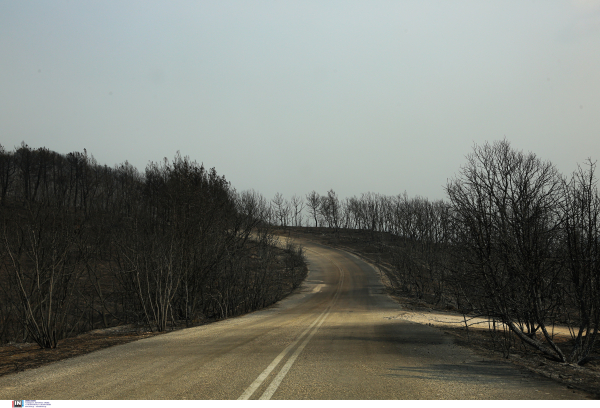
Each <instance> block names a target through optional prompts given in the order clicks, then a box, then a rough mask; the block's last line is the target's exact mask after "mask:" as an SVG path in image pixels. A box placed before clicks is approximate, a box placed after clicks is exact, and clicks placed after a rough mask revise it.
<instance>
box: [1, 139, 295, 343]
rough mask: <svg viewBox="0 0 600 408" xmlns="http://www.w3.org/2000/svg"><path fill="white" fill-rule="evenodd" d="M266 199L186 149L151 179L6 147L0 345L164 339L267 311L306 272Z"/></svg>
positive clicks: (85, 160) (150, 170)
mask: <svg viewBox="0 0 600 408" xmlns="http://www.w3.org/2000/svg"><path fill="white" fill-rule="evenodd" d="M269 211H270V208H269V206H268V205H267V202H266V200H265V199H264V198H262V197H261V196H260V195H259V194H257V193H255V192H252V191H249V192H243V193H237V192H236V191H235V190H234V189H233V188H232V187H231V186H230V184H229V182H228V181H226V180H225V178H224V177H223V176H219V175H218V174H217V173H216V171H215V170H214V169H210V170H207V169H205V168H204V167H203V166H202V165H199V164H198V163H196V162H194V161H191V160H190V159H189V158H187V157H181V156H180V155H179V154H178V155H176V157H175V158H174V159H173V160H172V161H168V160H167V159H165V160H164V161H163V162H160V163H150V164H149V165H148V166H147V167H146V169H145V172H144V173H140V172H139V171H138V170H137V169H136V168H134V167H133V166H131V165H130V164H129V163H127V162H125V163H123V164H121V165H118V166H116V167H114V168H111V167H108V166H105V165H101V164H98V163H97V162H96V161H95V160H94V158H93V157H92V156H88V154H87V152H85V151H84V152H83V153H79V152H72V153H69V154H67V155H62V154H59V153H56V152H53V151H50V150H48V149H45V148H37V149H33V148H30V147H29V146H27V145H26V144H24V143H23V144H22V145H21V146H20V147H19V148H16V149H15V150H14V151H6V150H5V149H4V148H2V147H1V146H0V343H2V344H4V343H8V342H16V343H23V342H35V343H37V344H38V345H39V346H40V347H41V348H55V347H57V345H58V342H59V341H60V340H62V339H65V338H67V337H72V336H75V335H78V334H80V333H84V332H87V331H90V330H94V329H99V328H108V327H113V326H117V325H124V324H134V325H138V326H143V327H145V328H146V329H147V330H150V331H157V332H162V331H165V330H169V329H173V328H175V327H189V326H193V325H196V324H200V323H202V322H205V321H209V320H216V319H223V318H227V317H230V316H235V315H239V314H243V313H247V312H250V311H252V310H256V309H259V308H263V307H265V306H268V305H270V304H272V303H274V302H276V301H278V300H279V299H281V298H282V297H284V296H285V295H287V294H288V293H290V292H291V291H292V290H293V289H294V288H295V287H297V286H298V285H299V284H300V283H301V282H302V280H303V279H304V277H305V276H306V266H305V264H304V261H303V254H302V249H301V248H299V247H296V246H294V245H291V244H287V246H286V247H284V248H283V249H280V248H277V247H276V245H275V243H276V242H275V241H276V240H275V236H274V235H273V229H272V227H271V226H270V225H269V224H268V223H267V222H266V218H267V213H268V212H269Z"/></svg>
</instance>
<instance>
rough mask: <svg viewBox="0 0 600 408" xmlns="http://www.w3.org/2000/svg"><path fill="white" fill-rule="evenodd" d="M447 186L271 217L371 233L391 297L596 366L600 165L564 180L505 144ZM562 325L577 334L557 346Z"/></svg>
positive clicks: (280, 209)
mask: <svg viewBox="0 0 600 408" xmlns="http://www.w3.org/2000/svg"><path fill="white" fill-rule="evenodd" d="M445 190H446V193H447V197H448V198H447V199H446V200H437V201H430V200H428V199H427V198H423V197H412V198H411V197H408V195H407V194H406V193H403V194H400V195H397V196H385V195H380V194H374V193H366V194H362V195H361V196H360V197H352V198H346V199H344V200H341V199H339V198H338V197H337V195H336V194H335V192H334V191H333V190H330V191H328V192H327V193H326V194H325V195H320V194H318V193H316V192H315V191H312V192H311V193H309V194H307V195H306V196H305V197H304V198H303V199H299V198H298V197H296V196H294V197H293V198H292V200H291V201H289V202H287V201H286V200H285V199H283V197H281V195H279V194H278V195H276V197H275V198H274V199H273V200H271V207H272V209H273V211H272V218H271V222H275V223H278V224H279V225H281V226H284V227H286V226H289V225H299V223H300V224H302V220H304V222H305V225H307V226H308V225H311V226H313V227H319V226H320V227H327V228H331V229H332V230H333V231H334V232H336V231H340V230H344V229H356V230H362V231H367V232H369V233H370V234H371V237H372V238H373V239H375V240H376V241H377V245H378V247H379V251H380V252H381V253H382V254H385V256H386V257H387V259H389V263H390V264H391V268H389V270H388V272H387V275H388V278H389V281H390V283H391V285H392V287H393V289H394V290H396V291H400V292H403V293H408V294H410V295H412V296H415V297H417V298H421V299H424V298H427V299H430V300H432V301H433V302H436V303H438V304H442V305H452V306H453V307H456V308H458V309H459V310H460V311H462V312H464V313H472V314H476V315H480V316H485V317H488V318H489V319H490V322H491V323H490V330H492V331H493V332H494V333H496V332H498V333H503V336H504V337H503V340H502V341H503V344H504V347H507V348H510V347H511V344H513V343H514V341H513V340H511V339H513V338H514V337H516V338H517V339H518V340H519V341H520V343H521V344H522V345H525V346H526V347H527V348H529V349H531V350H537V351H539V352H541V353H543V354H544V355H546V356H547V357H549V358H551V359H554V360H557V361H560V362H569V363H571V362H573V363H578V364H585V363H586V362H587V361H589V355H590V353H591V352H592V350H593V348H594V344H595V342H596V339H597V337H598V326H599V325H600V196H599V194H598V183H597V177H596V163H595V162H593V161H591V160H588V161H587V162H586V163H585V164H584V165H583V166H578V168H577V170H576V171H575V172H574V173H573V174H571V175H569V176H565V175H562V174H560V172H559V171H558V170H557V168H556V167H555V166H554V165H553V164H552V163H550V162H548V161H544V160H542V159H540V158H539V157H537V156H536V155H535V154H533V153H524V152H522V151H518V150H516V149H514V148H512V147H511V145H510V143H509V142H508V141H506V140H503V141H498V142H495V143H485V144H483V145H480V146H477V145H476V146H474V148H473V151H472V152H471V153H470V154H469V155H468V156H467V157H466V164H464V165H463V166H462V167H461V169H460V171H459V172H458V174H457V175H456V176H454V177H453V178H451V179H449V181H448V183H447V185H446V187H445ZM298 208H300V209H305V212H306V214H304V215H300V216H298V215H296V214H297V212H296V210H297V209H298ZM298 220H299V223H298ZM556 325H564V326H568V327H569V329H570V332H571V341H570V342H569V344H567V345H565V344H564V343H563V342H559V341H557V338H556V336H555V335H554V330H553V328H554V327H555V326H556ZM510 333H512V335H509V334H510Z"/></svg>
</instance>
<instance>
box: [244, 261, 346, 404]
mask: <svg viewBox="0 0 600 408" xmlns="http://www.w3.org/2000/svg"><path fill="white" fill-rule="evenodd" d="M337 268H338V271H339V272H340V281H339V283H338V287H337V290H336V292H335V295H334V296H333V299H332V300H331V303H330V304H329V306H327V308H326V309H325V310H324V311H323V313H321V314H320V315H319V317H317V318H316V319H315V320H314V321H313V322H312V323H311V324H310V326H308V327H307V328H306V330H304V331H303V332H302V334H301V335H300V336H299V337H298V338H297V339H296V340H295V341H294V342H293V343H292V344H290V345H289V346H287V347H286V348H285V349H284V350H283V351H282V352H281V353H279V355H278V356H277V357H275V359H274V360H273V361H272V362H271V364H269V366H268V367H267V368H265V370H264V371H263V372H262V373H260V375H259V376H258V377H257V378H256V380H254V382H253V383H252V384H250V386H249V387H248V388H246V391H244V393H243V394H242V395H240V397H239V398H238V400H247V399H250V397H252V394H254V392H256V390H257V389H258V388H259V387H260V386H261V385H262V383H263V382H264V381H265V380H266V379H267V377H268V376H269V374H271V372H272V371H273V370H274V369H275V367H277V366H278V365H279V363H280V362H281V360H282V359H283V358H284V357H285V356H286V354H287V353H289V352H290V350H291V349H293V348H294V346H296V344H298V342H300V340H302V339H303V338H304V337H305V336H306V334H307V333H308V332H309V331H310V330H311V329H312V328H313V327H314V329H313V331H312V332H311V333H310V334H309V335H308V336H307V337H306V339H305V340H304V342H302V344H301V345H300V346H299V347H298V348H297V349H296V351H295V352H294V353H293V354H292V356H291V357H290V358H289V360H288V361H287V362H286V364H285V365H284V366H283V367H282V368H281V370H280V371H279V373H278V374H277V376H276V377H275V378H274V379H273V381H271V384H269V386H268V387H267V389H266V390H265V392H264V393H263V394H262V395H261V396H260V399H261V400H268V399H270V398H271V397H272V396H273V394H274V393H275V391H277V388H279V385H280V384H281V381H283V379H284V378H285V376H286V374H287V373H288V371H289V370H290V368H292V365H293V364H294V362H295V361H296V358H298V356H299V355H300V353H301V352H302V350H304V347H306V345H307V344H308V342H309V341H310V339H311V338H312V337H313V336H314V335H315V334H316V333H317V331H318V330H319V327H321V325H322V324H323V322H324V321H325V319H326V318H327V317H328V316H329V313H330V311H331V308H332V307H333V305H334V304H335V302H336V301H337V299H338V297H339V296H340V293H341V291H342V284H343V282H344V271H343V270H342V269H341V268H340V267H339V266H338V267H337ZM315 325H316V327H315Z"/></svg>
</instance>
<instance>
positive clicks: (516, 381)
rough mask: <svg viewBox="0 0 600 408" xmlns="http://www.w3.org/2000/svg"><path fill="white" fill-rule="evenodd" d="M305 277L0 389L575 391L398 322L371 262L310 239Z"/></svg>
mask: <svg viewBox="0 0 600 408" xmlns="http://www.w3.org/2000/svg"><path fill="white" fill-rule="evenodd" d="M304 244H305V248H306V254H307V258H308V261H309V269H310V272H309V275H308V278H307V280H306V282H305V284H304V285H303V287H302V289H301V290H300V291H299V292H298V293H295V294H294V295H292V296H290V297H289V298H287V299H286V300H284V301H282V302H280V303H278V304H277V305H275V306H274V307H271V308H269V309H267V310H263V311H260V312H256V313H252V314H249V315H246V316H243V317H239V318H235V319H230V320H226V321H222V322H218V323H214V324H210V325H206V326H202V327H197V328H192V329H187V330H181V331H177V332H173V333H169V334H165V335H161V336H156V337H151V338H148V339H144V340H140V341H137V342H133V343H128V344H124V345H121V346H116V347H113V348H109V349H104V350H100V351H96V352H93V353H91V354H87V355H84V356H80V357H76V358H72V359H69V360H63V361H60V362H58V363H54V364H50V365H48V366H45V367H41V368H39V369H33V370H28V371H24V372H21V373H17V374H12V375H7V376H4V377H1V378H0V399H19V400H24V399H32V400H33V399H38V400H44V399H58V400H60V399H174V400H177V399H540V398H541V399H563V398H567V399H573V398H586V397H587V395H586V394H584V393H581V392H578V391H573V390H571V389H567V388H566V387H564V386H561V385H558V384H556V383H554V382H552V381H551V380H546V379H542V378H539V377H534V376H532V375H530V374H527V373H525V372H523V371H520V370H519V369H517V368H514V367H512V366H510V365H508V364H504V363H498V362H493V361H483V360H482V358H481V357H478V356H476V355H475V354H472V353H471V352H470V351H468V350H466V349H463V348H460V347H458V346H456V345H454V344H453V343H452V340H451V339H450V338H449V337H445V336H444V335H443V333H442V332H441V331H439V330H438V329H435V328H432V327H428V326H424V325H419V324H415V323H410V322H408V321H405V320H402V318H401V310H400V308H399V306H398V305H397V304H396V303H394V302H393V301H392V300H391V299H390V298H389V297H388V296H387V295H385V294H384V292H383V289H384V288H383V286H382V285H381V282H380V279H379V276H378V275H377V272H376V271H375V270H374V269H373V268H372V267H371V266H369V265H368V264H366V263H365V262H363V261H361V260H360V259H358V258H356V257H355V256H353V255H351V254H349V253H347V252H344V251H340V250H335V249H331V248H329V247H325V246H320V245H317V244H312V243H308V242H305V243H304Z"/></svg>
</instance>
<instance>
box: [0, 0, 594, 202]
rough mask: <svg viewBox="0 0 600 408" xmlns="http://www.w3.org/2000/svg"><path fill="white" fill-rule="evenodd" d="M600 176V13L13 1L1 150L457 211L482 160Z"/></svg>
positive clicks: (479, 4)
mask: <svg viewBox="0 0 600 408" xmlns="http://www.w3.org/2000/svg"><path fill="white" fill-rule="evenodd" d="M505 136H506V138H507V139H508V140H509V141H510V142H511V143H512V145H513V146H514V147H516V148H519V149H523V150H526V151H533V152H534V153H536V154H537V155H538V156H540V157H542V158H543V159H548V160H551V161H552V162H554V163H555V164H556V165H557V166H558V167H559V169H560V170H561V171H563V172H565V173H570V172H571V171H572V170H574V169H575V167H576V164H577V163H578V162H579V163H581V162H583V161H584V160H585V159H586V158H587V157H592V158H595V159H599V158H600V1H591V0H590V1H585V0H579V1H568V0H565V1H546V0H545V1H523V0H518V1H507V0H502V1H481V0H477V1H423V0H418V1H372V0H369V1H358V2H353V1H347V0H344V1H322V0H319V1H306V0H302V1H288V0H286V1H161V2H158V1H146V0H144V1H123V0H118V1H108V0H101V1H87V0H86V1H58V0H50V1H13V0H0V143H1V144H2V145H4V146H5V147H6V148H8V149H12V148H13V147H15V146H17V145H19V144H20V143H21V141H25V142H26V143H28V144H29V145H30V146H32V147H42V146H45V147H47V148H49V149H52V150H56V151H58V152H61V153H68V152H69V151H73V150H77V151H83V149H84V148H86V149H87V151H88V152H89V153H92V154H93V155H94V156H95V157H96V159H97V160H98V161H99V162H100V163H106V164H109V165H111V166H112V165H114V164H117V163H121V162H123V161H125V160H129V161H130V162H131V163H132V164H134V165H135V166H136V167H138V168H139V169H140V170H143V169H144V168H145V166H146V164H147V163H148V161H150V160H152V161H159V160H161V159H162V158H163V157H165V156H166V157H168V158H172V157H173V156H174V154H175V152H176V151H177V150H180V151H181V153H182V154H183V155H189V156H190V157H191V158H192V159H195V160H197V161H198V162H203V163H204V165H205V166H206V167H216V170H217V172H218V173H219V174H223V175H225V177H226V178H227V179H228V180H229V181H231V183H232V185H233V186H234V187H235V188H236V189H238V190H244V189H250V188H254V189H255V190H257V191H259V192H261V193H263V194H264V195H265V196H266V197H268V198H271V197H272V196H273V195H274V194H275V193H276V192H281V193H282V194H284V195H285V196H286V197H287V198H289V197H290V196H291V195H292V194H294V193H296V194H302V195H304V194H306V193H307V192H309V191H311V190H313V189H314V190H317V191H318V192H319V193H321V194H325V193H326V191H327V190H328V189H330V188H333V189H334V190H335V191H336V192H337V193H338V195H340V196H341V197H347V196H352V195H360V193H363V192H367V191H372V192H377V193H382V194H386V195H391V194H398V193H401V192H403V191H404V190H406V191H407V192H408V194H409V195H410V196H414V195H422V196H426V197H429V198H432V199H438V198H444V197H445V196H444V192H443V186H444V185H445V183H446V180H447V179H448V178H449V177H452V175H453V174H455V173H456V172H457V170H458V169H459V166H461V165H462V164H463V163H464V162H465V160H464V156H465V155H466V154H468V153H469V152H470V151H471V148H472V145H473V143H483V142H484V141H486V140H489V141H493V140H498V139H502V138H504V137H505Z"/></svg>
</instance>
